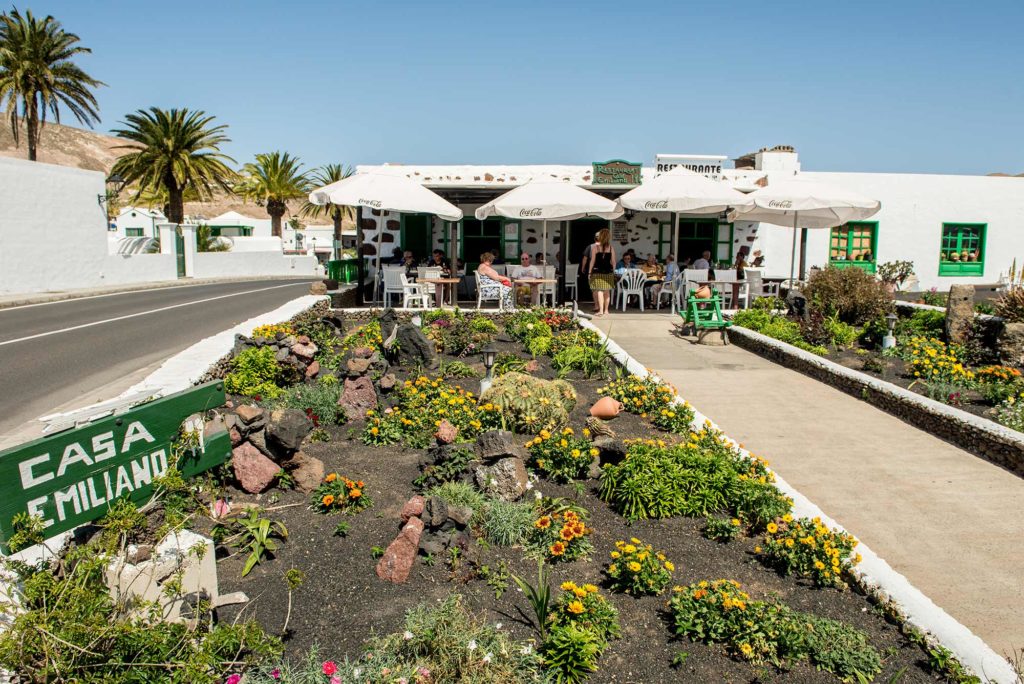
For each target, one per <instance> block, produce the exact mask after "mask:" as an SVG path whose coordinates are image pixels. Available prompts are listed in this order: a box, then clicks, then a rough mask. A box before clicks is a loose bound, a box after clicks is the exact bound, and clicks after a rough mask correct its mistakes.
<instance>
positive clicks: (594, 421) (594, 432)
mask: <svg viewBox="0 0 1024 684" xmlns="http://www.w3.org/2000/svg"><path fill="white" fill-rule="evenodd" d="M585 425H586V426H587V429H588V430H590V438H591V439H597V438H598V437H611V438H613V439H614V438H615V430H612V428H611V427H610V426H609V425H608V423H606V422H604V421H603V420H601V419H600V418H595V417H594V416H590V417H589V418H587V420H586V423H585Z"/></svg>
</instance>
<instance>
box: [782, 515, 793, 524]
mask: <svg viewBox="0 0 1024 684" xmlns="http://www.w3.org/2000/svg"><path fill="white" fill-rule="evenodd" d="M782 519H783V520H784V521H786V522H788V523H791V522H793V514H792V513H787V514H786V515H784V516H782Z"/></svg>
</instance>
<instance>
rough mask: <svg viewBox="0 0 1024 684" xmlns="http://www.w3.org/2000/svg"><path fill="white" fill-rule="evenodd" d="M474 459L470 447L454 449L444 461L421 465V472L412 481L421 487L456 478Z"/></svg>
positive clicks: (460, 475)
mask: <svg viewBox="0 0 1024 684" xmlns="http://www.w3.org/2000/svg"><path fill="white" fill-rule="evenodd" d="M475 459H476V454H474V453H473V452H472V451H471V450H470V449H465V448H460V449H455V450H453V451H451V452H450V454H449V456H448V458H447V459H445V460H444V461H441V462H438V463H432V464H430V465H427V466H425V467H423V472H422V473H421V474H420V476H419V477H417V478H416V479H415V480H413V482H412V483H413V485H415V486H416V487H417V488H423V487H427V486H436V485H440V484H443V483H445V482H451V481H453V480H458V479H459V478H461V477H462V475H463V473H465V472H466V469H467V467H468V466H469V464H470V463H471V462H472V461H474V460H475Z"/></svg>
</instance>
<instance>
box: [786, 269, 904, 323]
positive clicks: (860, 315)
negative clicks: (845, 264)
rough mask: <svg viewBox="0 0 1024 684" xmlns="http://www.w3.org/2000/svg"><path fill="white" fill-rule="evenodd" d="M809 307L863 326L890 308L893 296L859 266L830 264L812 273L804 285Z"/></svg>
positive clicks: (845, 321)
mask: <svg viewBox="0 0 1024 684" xmlns="http://www.w3.org/2000/svg"><path fill="white" fill-rule="evenodd" d="M804 295H806V296H807V300H808V301H809V302H811V304H812V306H813V307H814V308H816V309H818V310H819V311H821V312H822V313H824V314H825V315H831V314H835V315H837V316H838V317H839V320H841V321H843V322H844V323H849V324H850V325H863V324H864V323H867V322H868V321H870V320H873V319H875V318H878V317H879V316H884V315H885V314H886V313H888V312H889V311H891V310H892V308H893V301H892V295H890V294H889V292H888V291H887V290H886V289H885V285H884V284H883V283H882V282H880V281H879V280H877V279H876V278H875V276H874V275H872V274H870V273H868V272H866V271H864V270H861V269H859V268H836V267H835V266H829V267H828V268H825V269H823V270H821V271H818V272H816V273H814V274H813V275H812V276H811V277H810V280H808V282H807V287H805V288H804Z"/></svg>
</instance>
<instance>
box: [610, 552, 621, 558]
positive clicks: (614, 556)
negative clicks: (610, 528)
mask: <svg viewBox="0 0 1024 684" xmlns="http://www.w3.org/2000/svg"><path fill="white" fill-rule="evenodd" d="M619 555H620V554H619V552H618V551H612V553H611V556H612V558H618V557H619Z"/></svg>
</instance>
